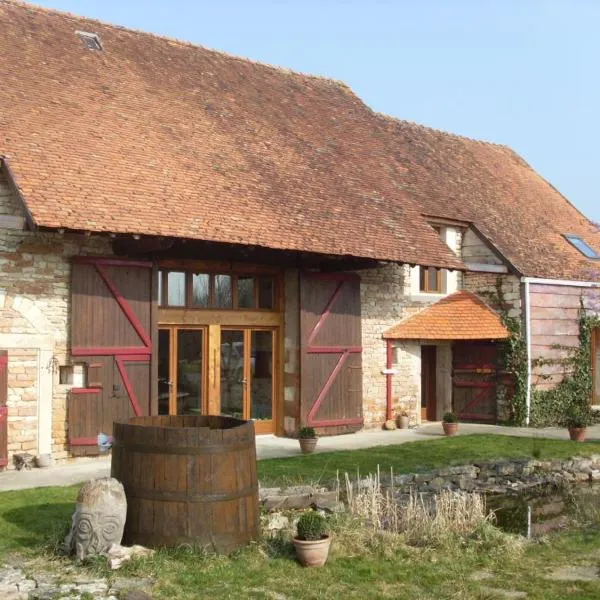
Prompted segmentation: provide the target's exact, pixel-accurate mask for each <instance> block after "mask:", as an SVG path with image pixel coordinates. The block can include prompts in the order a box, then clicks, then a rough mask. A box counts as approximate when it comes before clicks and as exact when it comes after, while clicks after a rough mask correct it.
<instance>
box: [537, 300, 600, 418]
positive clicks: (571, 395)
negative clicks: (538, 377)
mask: <svg viewBox="0 0 600 600" xmlns="http://www.w3.org/2000/svg"><path fill="white" fill-rule="evenodd" d="M598 326H600V316H598V315H596V314H590V313H589V312H588V311H586V309H585V307H584V306H583V303H582V304H581V307H580V309H579V346H578V347H576V348H571V347H565V346H555V348H556V349H561V350H564V351H565V353H566V355H565V357H564V358H561V359H554V360H544V359H541V360H538V361H536V364H535V366H543V365H544V364H560V365H561V366H563V367H564V371H565V373H566V375H565V377H564V379H563V380H562V381H561V382H560V383H559V384H557V385H556V386H555V387H554V388H553V389H551V390H532V393H531V424H532V425H533V426H534V427H548V426H551V425H559V426H560V425H562V424H563V421H564V417H565V414H567V412H568V410H569V409H571V408H573V407H576V408H580V409H581V410H583V411H587V410H588V406H589V401H590V396H591V395H592V389H593V381H592V355H591V353H592V335H593V330H594V328H595V327H598ZM594 420H597V416H596V418H595V419H594Z"/></svg>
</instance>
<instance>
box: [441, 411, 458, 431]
mask: <svg viewBox="0 0 600 600" xmlns="http://www.w3.org/2000/svg"><path fill="white" fill-rule="evenodd" d="M442 427H443V428H444V435H455V434H456V432H457V431H458V417H457V416H456V413H453V412H447V413H446V414H445V415H444V416H443V418H442Z"/></svg>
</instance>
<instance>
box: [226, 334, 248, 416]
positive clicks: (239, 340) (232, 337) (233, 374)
mask: <svg viewBox="0 0 600 600" xmlns="http://www.w3.org/2000/svg"><path fill="white" fill-rule="evenodd" d="M245 385H246V380H245V379H244V332H243V331H239V330H238V331H228V330H226V329H224V330H222V331H221V414H222V415H228V416H230V417H237V418H238V419H243V418H244V416H245V415H244V391H245V387H244V386H245Z"/></svg>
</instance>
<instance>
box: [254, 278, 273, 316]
mask: <svg viewBox="0 0 600 600" xmlns="http://www.w3.org/2000/svg"><path fill="white" fill-rule="evenodd" d="M274 292H275V282H274V281H273V278H272V277H261V278H260V279H259V280H258V308H274V307H275V293H274Z"/></svg>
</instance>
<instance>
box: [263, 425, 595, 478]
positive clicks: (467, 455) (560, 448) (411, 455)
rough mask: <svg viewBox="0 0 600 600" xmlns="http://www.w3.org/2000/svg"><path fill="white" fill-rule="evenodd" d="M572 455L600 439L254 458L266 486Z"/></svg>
mask: <svg viewBox="0 0 600 600" xmlns="http://www.w3.org/2000/svg"><path fill="white" fill-rule="evenodd" d="M574 454H578V455H582V456H588V455H590V454H600V442H585V443H583V444H581V443H579V444H575V443H574V442H571V441H563V440H548V439H543V438H524V437H514V436H505V435H487V434H485V435H461V436H456V437H451V438H446V437H443V438H437V439H432V440H426V441H419V442H410V443H407V444H398V445H396V446H378V447H374V448H368V449H364V450H349V451H341V452H327V453H322V454H310V455H299V456H297V457H293V458H275V459H268V460H261V461H259V462H258V476H259V479H260V481H261V483H263V484H264V485H269V486H285V485H293V484H300V483H307V482H309V483H310V482H312V483H316V482H329V481H333V480H334V479H335V478H336V473H337V472H338V471H339V473H340V474H341V475H343V473H344V472H347V473H350V474H351V475H354V474H355V473H356V471H357V470H358V471H359V472H360V473H361V474H365V475H366V474H368V473H374V472H375V471H376V470H377V466H378V465H379V468H380V470H381V472H382V473H389V470H390V468H393V470H394V473H413V472H420V471H427V470H431V469H437V468H440V467H445V466H448V465H456V464H465V463H469V462H472V461H481V460H493V459H499V458H532V457H534V456H535V457H536V458H539V459H541V460H544V459H549V458H568V457H570V456H573V455H574Z"/></svg>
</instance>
